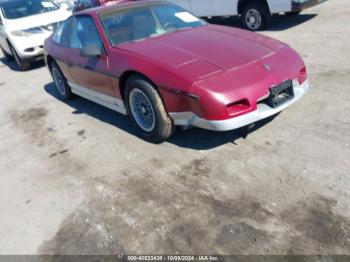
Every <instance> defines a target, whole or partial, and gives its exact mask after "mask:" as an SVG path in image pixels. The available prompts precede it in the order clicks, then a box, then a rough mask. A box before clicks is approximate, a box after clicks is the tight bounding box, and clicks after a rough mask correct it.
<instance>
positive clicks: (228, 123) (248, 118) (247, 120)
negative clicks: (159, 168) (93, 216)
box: [170, 80, 309, 131]
mask: <svg viewBox="0 0 350 262" xmlns="http://www.w3.org/2000/svg"><path fill="white" fill-rule="evenodd" d="M308 89H309V83H308V80H306V81H305V82H304V83H303V84H302V85H295V86H294V94H295V96H294V98H293V99H292V100H290V101H288V102H286V103H284V104H282V105H281V106H279V107H277V108H271V107H269V106H268V105H267V104H263V103H260V104H258V106H257V110H255V111H253V112H250V113H247V114H244V115H241V116H238V117H234V118H231V119H227V120H220V121H211V120H206V119H203V118H200V117H198V116H196V115H195V114H194V113H192V112H182V113H170V117H171V118H172V119H173V120H174V124H175V125H179V126H185V127H187V126H195V127H199V128H204V129H208V130H213V131H229V130H233V129H237V128H240V127H243V126H247V125H250V124H252V123H255V122H257V121H260V120H263V119H265V118H268V117H270V116H273V115H275V114H277V113H279V112H281V111H282V110H284V109H286V108H287V107H289V106H291V105H292V104H294V103H295V102H297V101H298V100H299V99H300V98H301V97H303V96H304V95H305V93H306V92H307V90H308Z"/></svg>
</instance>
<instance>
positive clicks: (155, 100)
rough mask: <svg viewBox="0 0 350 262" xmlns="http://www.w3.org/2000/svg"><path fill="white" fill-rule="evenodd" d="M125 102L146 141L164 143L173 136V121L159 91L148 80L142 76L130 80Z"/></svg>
mask: <svg viewBox="0 0 350 262" xmlns="http://www.w3.org/2000/svg"><path fill="white" fill-rule="evenodd" d="M125 102H126V107H127V111H128V114H129V116H130V118H131V120H132V122H133V123H134V125H135V126H136V127H137V128H138V129H139V131H140V132H141V133H142V135H143V136H144V137H145V139H147V140H148V141H150V142H152V143H162V142H164V141H165V140H167V139H168V138H169V137H170V136H171V135H172V134H173V131H174V124H173V121H172V120H171V119H170V117H169V116H168V114H167V112H166V109H165V107H164V105H163V101H162V99H161V98H160V95H159V94H158V92H157V90H156V89H155V87H154V86H153V84H152V83H150V82H149V81H148V80H147V79H145V78H144V77H141V76H132V77H130V78H129V79H128V81H127V83H126V89H125Z"/></svg>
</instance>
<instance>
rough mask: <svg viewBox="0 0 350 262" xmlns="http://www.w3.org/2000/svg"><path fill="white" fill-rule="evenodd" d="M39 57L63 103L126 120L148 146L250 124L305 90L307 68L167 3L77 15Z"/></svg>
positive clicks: (283, 50)
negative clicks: (180, 130) (180, 131)
mask: <svg viewBox="0 0 350 262" xmlns="http://www.w3.org/2000/svg"><path fill="white" fill-rule="evenodd" d="M45 57H46V61H47V65H48V67H49V70H50V72H51V74H52V77H53V80H54V82H55V85H56V88H57V94H59V96H60V97H61V98H62V99H71V98H72V94H77V95H79V96H82V97H84V98H87V99H89V100H91V101H94V102H96V103H98V104H101V105H103V106H105V107H108V108H110V109H112V110H115V111H117V112H120V113H122V114H125V115H129V116H130V118H131V121H132V122H133V123H134V125H135V126H136V127H137V128H138V130H139V131H140V132H141V134H142V135H143V136H144V137H145V138H146V139H147V140H149V141H152V142H154V143H159V142H163V141H164V140H166V139H168V138H169V137H170V136H171V135H172V134H173V131H174V128H175V126H182V127H185V128H186V127H189V126H196V127H200V128H205V129H209V130H214V131H227V130H232V129H237V128H240V127H244V126H247V125H250V124H252V123H254V122H257V121H259V120H261V119H264V118H267V117H270V116H272V115H275V114H277V113H279V112H281V111H282V110H284V109H286V108H287V107H289V106H291V105H292V104H294V103H295V102H296V101H298V100H299V99H300V98H301V97H302V96H303V95H304V94H305V93H306V91H307V90H308V87H309V85H308V80H307V72H306V68H305V64H304V62H303V60H302V58H301V57H300V55H299V54H297V53H296V52H295V51H294V50H293V49H292V48H290V47H289V46H288V45H286V44H284V43H282V42H280V41H278V40H274V39H272V38H269V37H266V36H263V35H258V34H255V33H253V32H249V31H246V30H241V29H237V28H230V27H224V26H218V25H210V24H208V23H206V22H205V21H204V20H201V19H199V18H197V17H196V16H194V15H192V14H191V13H189V12H187V11H186V10H185V9H183V8H181V7H179V6H177V5H175V4H172V3H169V2H165V1H154V0H150V1H132V2H131V1H129V2H125V3H120V4H118V5H115V6H110V7H100V8H91V9H86V10H84V11H80V12H77V13H74V14H73V16H71V17H70V18H69V19H67V20H66V21H65V22H64V24H62V25H61V26H60V27H59V28H58V29H57V30H56V31H55V33H54V34H53V35H52V36H51V37H50V38H49V39H47V40H46V41H45ZM281 132H282V130H281Z"/></svg>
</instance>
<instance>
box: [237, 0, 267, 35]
mask: <svg viewBox="0 0 350 262" xmlns="http://www.w3.org/2000/svg"><path fill="white" fill-rule="evenodd" d="M241 19H242V26H243V27H244V28H245V29H248V30H251V31H260V30H263V29H265V28H266V27H267V26H268V25H269V23H270V20H271V13H270V11H269V9H268V7H267V6H266V4H264V3H260V2H252V3H248V4H247V5H246V6H245V8H244V10H243V13H242V15H241Z"/></svg>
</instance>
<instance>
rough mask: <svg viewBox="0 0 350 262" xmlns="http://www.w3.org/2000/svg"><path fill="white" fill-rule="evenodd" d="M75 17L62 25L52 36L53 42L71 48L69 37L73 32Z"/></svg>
mask: <svg viewBox="0 0 350 262" xmlns="http://www.w3.org/2000/svg"><path fill="white" fill-rule="evenodd" d="M72 21H73V17H70V18H68V20H66V21H65V22H63V23H62V24H60V25H59V26H58V27H57V28H56V30H55V32H54V33H53V35H52V40H53V41H54V42H56V44H58V45H60V46H63V47H68V46H69V36H70V32H71V27H72Z"/></svg>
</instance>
